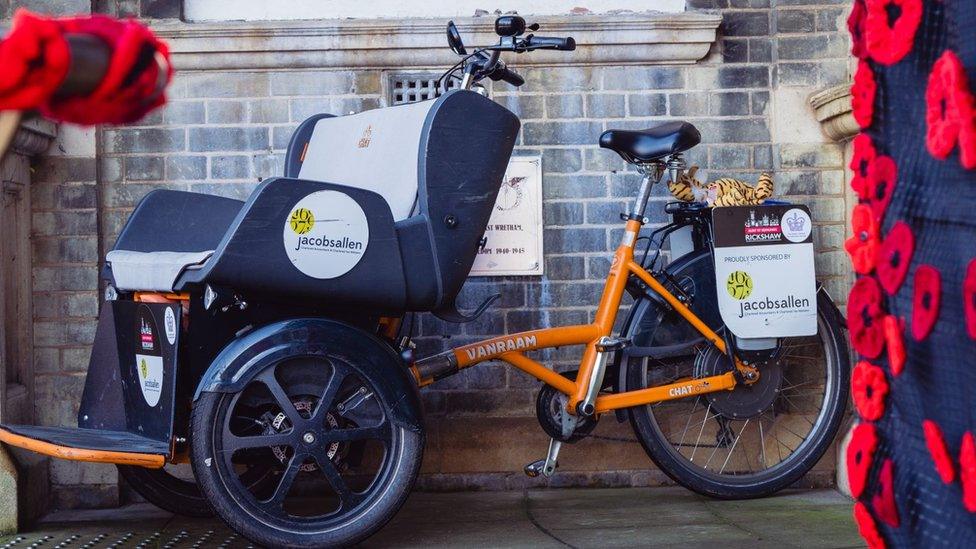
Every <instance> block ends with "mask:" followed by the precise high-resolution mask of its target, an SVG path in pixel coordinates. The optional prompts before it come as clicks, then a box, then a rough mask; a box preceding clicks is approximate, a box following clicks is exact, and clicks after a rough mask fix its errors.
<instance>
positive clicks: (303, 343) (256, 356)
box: [193, 318, 423, 432]
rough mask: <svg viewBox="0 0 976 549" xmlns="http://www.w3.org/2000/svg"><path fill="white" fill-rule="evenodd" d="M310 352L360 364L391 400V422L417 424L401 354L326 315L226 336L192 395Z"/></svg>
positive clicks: (240, 381) (239, 386)
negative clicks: (222, 347) (230, 338)
mask: <svg viewBox="0 0 976 549" xmlns="http://www.w3.org/2000/svg"><path fill="white" fill-rule="evenodd" d="M315 355H321V356H327V355H332V356H339V357H342V358H344V359H346V360H348V361H349V362H350V363H351V364H355V365H356V367H358V368H361V369H362V372H363V374H364V375H365V376H366V377H368V378H369V381H370V382H371V383H372V385H373V386H374V387H375V389H376V391H377V392H378V393H380V396H382V397H383V398H384V399H385V401H386V402H390V403H393V406H392V411H391V419H392V420H393V422H394V423H396V424H397V425H400V426H402V427H406V428H408V429H410V430H412V431H418V432H419V431H421V430H422V428H423V414H422V408H421V403H420V395H419V393H418V391H417V385H416V382H415V381H414V379H413V376H412V375H411V374H410V372H409V370H408V369H407V367H406V365H405V364H404V363H403V359H402V358H401V357H400V356H399V355H398V354H397V353H396V352H395V351H394V350H393V349H392V348H391V347H390V346H389V345H388V344H387V343H385V342H384V341H382V340H381V339H379V338H377V337H375V336H373V335H371V334H368V333H366V332H364V331H362V330H360V329H358V328H354V327H352V326H350V325H348V324H345V323H342V322H339V321H336V320H329V319H321V318H299V319H291V320H284V321H280V322H275V323H273V324H269V325H267V326H263V327H261V328H258V329H255V330H252V331H250V332H248V333H247V334H245V335H243V336H241V337H239V338H237V339H235V340H233V341H231V342H230V343H229V344H227V346H226V347H224V349H223V350H222V351H221V352H220V354H218V355H217V358H215V359H214V361H213V362H212V363H211V364H210V368H208V369H207V372H206V373H205V374H204V375H203V378H202V379H201V381H200V384H199V385H198V386H197V390H196V394H195V395H194V397H193V399H194V401H196V399H198V398H200V395H201V394H203V393H235V392H238V391H241V390H243V389H244V387H246V386H247V384H248V383H250V382H251V381H252V380H253V379H254V378H255V376H257V375H258V373H259V372H261V371H262V370H264V368H266V367H267V366H268V365H270V364H273V363H275V362H278V361H281V360H284V359H287V358H290V357H295V356H315Z"/></svg>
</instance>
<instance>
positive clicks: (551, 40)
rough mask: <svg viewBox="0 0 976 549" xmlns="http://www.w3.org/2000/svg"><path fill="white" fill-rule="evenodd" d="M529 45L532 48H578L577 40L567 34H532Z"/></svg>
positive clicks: (569, 49) (565, 49) (568, 49)
mask: <svg viewBox="0 0 976 549" xmlns="http://www.w3.org/2000/svg"><path fill="white" fill-rule="evenodd" d="M529 47H530V48H532V49H547V50H560V51H573V50H575V49H576V40H574V39H573V37H572V36H567V37H566V38H557V37H550V36H532V37H531V38H530V41H529Z"/></svg>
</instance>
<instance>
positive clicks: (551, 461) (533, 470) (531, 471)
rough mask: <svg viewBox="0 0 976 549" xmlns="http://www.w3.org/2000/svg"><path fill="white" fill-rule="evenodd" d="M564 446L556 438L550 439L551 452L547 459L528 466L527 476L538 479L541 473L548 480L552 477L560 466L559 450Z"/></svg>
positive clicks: (547, 453) (526, 467)
mask: <svg viewBox="0 0 976 549" xmlns="http://www.w3.org/2000/svg"><path fill="white" fill-rule="evenodd" d="M562 445H563V443H562V442H560V441H558V440H556V439H554V438H551V439H549V451H548V452H546V459H540V460H539V461H533V462H532V463H530V464H528V465H526V466H525V474H526V475H527V476H530V477H537V476H539V474H540V473H541V474H542V475H543V476H545V477H546V478H548V477H551V476H552V475H553V473H555V472H556V467H557V466H558V465H559V463H558V458H559V449H560V448H562Z"/></svg>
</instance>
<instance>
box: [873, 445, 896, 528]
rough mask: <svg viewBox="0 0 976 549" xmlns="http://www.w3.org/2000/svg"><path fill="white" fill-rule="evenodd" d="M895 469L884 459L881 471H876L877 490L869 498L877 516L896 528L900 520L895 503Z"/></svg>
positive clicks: (890, 462)
mask: <svg viewBox="0 0 976 549" xmlns="http://www.w3.org/2000/svg"><path fill="white" fill-rule="evenodd" d="M894 484H895V471H894V463H893V462H892V461H891V460H890V459H886V460H884V463H883V464H882V465H881V472H880V473H878V485H879V490H878V492H877V493H876V494H874V497H873V498H872V499H871V507H873V508H874V513H875V514H876V515H878V518H879V519H881V520H883V521H884V522H885V523H886V524H888V526H891V527H893V528H898V525H899V524H900V523H901V520H900V519H899V518H898V505H897V504H896V503H895V488H894Z"/></svg>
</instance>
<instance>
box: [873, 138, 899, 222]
mask: <svg viewBox="0 0 976 549" xmlns="http://www.w3.org/2000/svg"><path fill="white" fill-rule="evenodd" d="M897 180H898V166H896V165H895V161H894V160H893V159H892V158H891V157H890V156H884V155H878V157H877V158H875V159H874V162H872V163H871V165H870V166H868V192H869V194H870V200H871V202H870V204H871V211H872V212H874V219H875V220H876V221H877V222H878V223H879V224H880V223H881V221H882V220H883V219H884V214H885V210H887V209H888V203H890V202H891V196H892V195H893V194H895V184H896V183H897Z"/></svg>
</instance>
